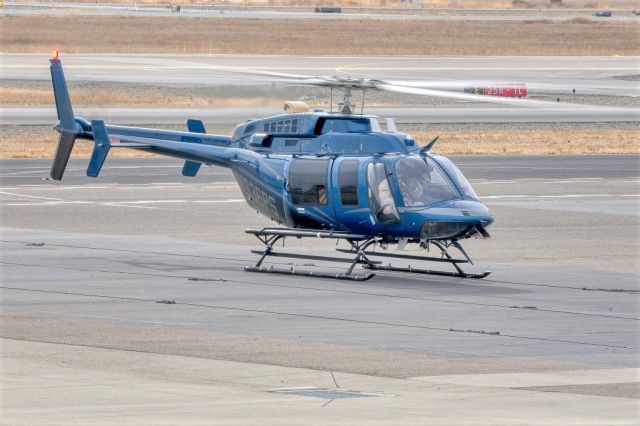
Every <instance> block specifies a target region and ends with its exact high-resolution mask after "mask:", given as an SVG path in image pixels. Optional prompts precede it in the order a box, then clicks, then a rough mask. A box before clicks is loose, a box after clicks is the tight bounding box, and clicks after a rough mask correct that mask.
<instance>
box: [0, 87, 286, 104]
mask: <svg viewBox="0 0 640 426" xmlns="http://www.w3.org/2000/svg"><path fill="white" fill-rule="evenodd" d="M69 92H70V96H71V99H72V100H73V104H74V105H76V106H87V105H90V106H96V105H99V106H125V105H126V106H141V105H145V106H148V105H153V106H168V105H171V106H189V107H213V108H222V107H248V106H261V105H273V104H283V103H284V100H279V101H275V100H273V99H267V98H261V97H251V98H244V97H243V98H228V97H227V98H217V97H192V96H166V95H165V94H163V93H159V92H157V91H156V92H154V91H153V88H149V90H144V91H140V92H141V93H131V92H127V91H125V90H106V89H98V90H95V89H76V90H69ZM0 105H20V106H33V105H47V106H54V105H55V103H54V101H53V93H52V90H51V89H28V88H20V87H0Z"/></svg>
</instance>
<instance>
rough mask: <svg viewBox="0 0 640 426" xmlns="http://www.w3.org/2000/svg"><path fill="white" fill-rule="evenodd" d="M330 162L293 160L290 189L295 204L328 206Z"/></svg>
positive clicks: (290, 172)
mask: <svg viewBox="0 0 640 426" xmlns="http://www.w3.org/2000/svg"><path fill="white" fill-rule="evenodd" d="M328 167H329V160H306V159H299V160H293V161H292V162H291V166H290V167H289V188H290V192H291V200H292V201H293V204H327V200H328V197H327V168H328Z"/></svg>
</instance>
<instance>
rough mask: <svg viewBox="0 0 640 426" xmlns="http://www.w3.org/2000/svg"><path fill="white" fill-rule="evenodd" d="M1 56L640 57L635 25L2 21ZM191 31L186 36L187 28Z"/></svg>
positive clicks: (105, 19)
mask: <svg viewBox="0 0 640 426" xmlns="http://www.w3.org/2000/svg"><path fill="white" fill-rule="evenodd" d="M0 26H1V27H2V31H1V32H0V50H1V51H3V52H16V53H30V52H33V53H36V52H38V53H48V52H50V50H51V48H52V47H58V48H59V49H60V50H61V51H62V52H67V53H104V52H112V53H204V54H267V55H274V54H288V55H355V54H358V55H491V56H494V55H541V56H561V55H562V56H566V55H570V56H577V55H604V56H608V55H639V54H640V43H638V39H639V36H640V33H639V26H638V25H637V24H635V23H630V22H587V23H585V22H582V21H577V22H557V23H554V22H551V21H531V22H526V23H522V22H476V21H467V22H458V21H454V22H438V23H437V25H435V24H434V23H433V22H425V21H406V22H403V23H402V25H398V24H397V23H396V22H393V21H382V20H364V21H344V20H308V21H305V22H304V25H302V24H301V23H300V22H299V21H296V20H278V21H276V20H250V19H233V20H227V19H200V18H178V17H171V18H154V17H123V16H102V17H97V16H85V17H82V19H78V18H77V17H41V16H31V17H21V16H12V17H7V16H5V17H2V18H0ZM187 27H188V31H185V28H187Z"/></svg>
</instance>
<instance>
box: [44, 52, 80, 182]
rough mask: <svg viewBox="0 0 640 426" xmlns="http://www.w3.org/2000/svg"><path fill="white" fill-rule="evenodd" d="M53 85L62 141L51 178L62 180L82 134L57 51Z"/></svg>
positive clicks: (52, 62)
mask: <svg viewBox="0 0 640 426" xmlns="http://www.w3.org/2000/svg"><path fill="white" fill-rule="evenodd" d="M49 61H50V62H51V66H50V67H49V68H50V70H51V83H52V84H53V96H54V97H55V101H56V111H57V113H58V120H59V124H58V126H57V130H58V131H59V132H60V140H59V141H58V148H57V149H56V156H55V157H54V159H53V165H52V166H51V178H52V179H55V180H60V179H62V176H63V175H64V171H65V169H66V168H67V162H68V161H69V156H70V155H71V151H72V150H73V145H74V144H75V142H76V137H77V136H78V134H79V133H80V132H79V131H78V129H77V126H76V119H75V116H74V115H73V108H72V107H71V99H70V98H69V90H68V89H67V82H66V80H65V78H64V72H63V70H62V63H61V62H60V59H59V58H58V51H57V50H55V51H54V52H53V54H52V55H51V59H50V60H49Z"/></svg>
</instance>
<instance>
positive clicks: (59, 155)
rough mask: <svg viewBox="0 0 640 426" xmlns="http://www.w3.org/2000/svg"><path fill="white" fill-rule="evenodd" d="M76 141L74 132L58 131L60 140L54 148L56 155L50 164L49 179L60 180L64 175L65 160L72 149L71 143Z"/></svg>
mask: <svg viewBox="0 0 640 426" xmlns="http://www.w3.org/2000/svg"><path fill="white" fill-rule="evenodd" d="M75 142H76V134H75V133H70V132H65V131H62V132H61V133H60V140H59V141H58V148H57V149H56V156H55V158H54V160H53V165H52V166H51V179H54V180H61V179H62V176H63V175H64V170H65V169H66V168H67V162H68V161H69V156H70V155H71V150H73V144H74V143H75Z"/></svg>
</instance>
